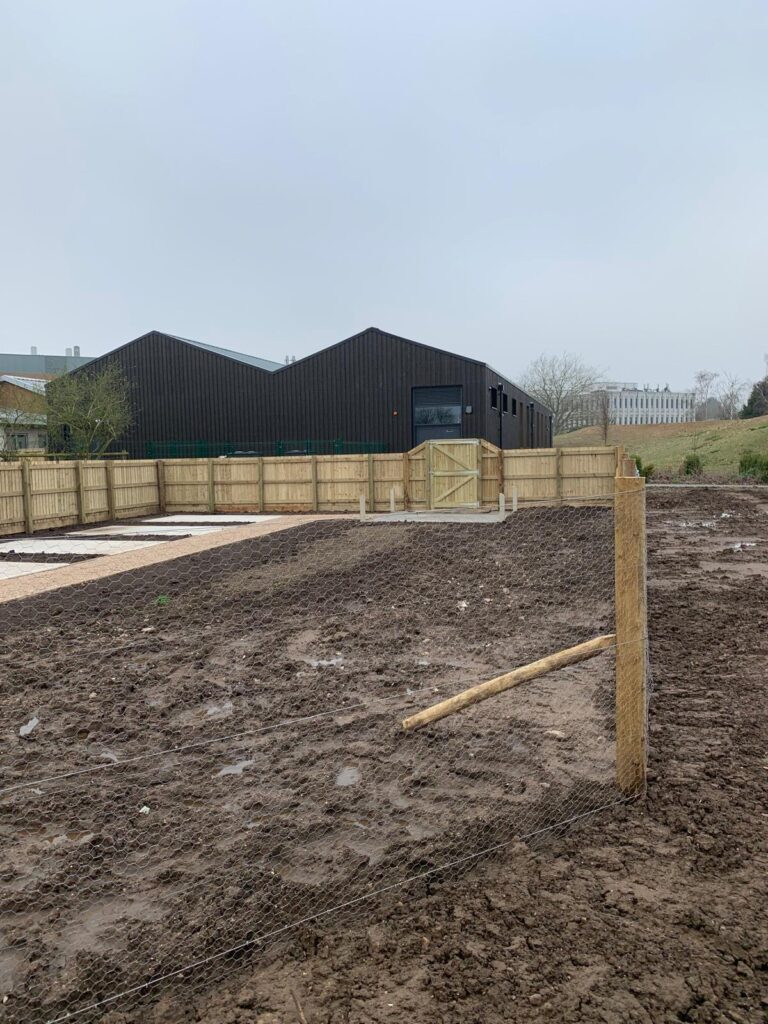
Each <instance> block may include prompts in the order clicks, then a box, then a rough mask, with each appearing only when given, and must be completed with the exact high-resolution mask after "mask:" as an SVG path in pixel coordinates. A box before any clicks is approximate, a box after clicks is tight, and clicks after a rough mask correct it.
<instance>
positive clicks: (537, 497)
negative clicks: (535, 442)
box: [504, 448, 558, 503]
mask: <svg viewBox="0 0 768 1024" xmlns="http://www.w3.org/2000/svg"><path fill="white" fill-rule="evenodd" d="M557 462H558V454H557V449H556V448H528V449H520V450H519V449H513V450H509V449H505V451H504V496H505V498H506V499H507V501H508V502H509V501H511V498H512V485H513V484H514V485H515V486H516V488H517V499H518V501H519V502H521V503H522V502H525V501H551V500H556V499H557V497H558V485H557Z"/></svg>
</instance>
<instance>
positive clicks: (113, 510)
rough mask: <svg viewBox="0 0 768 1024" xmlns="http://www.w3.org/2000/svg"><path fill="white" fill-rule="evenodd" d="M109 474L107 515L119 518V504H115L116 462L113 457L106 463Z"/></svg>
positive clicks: (110, 517) (111, 517)
mask: <svg viewBox="0 0 768 1024" xmlns="http://www.w3.org/2000/svg"><path fill="white" fill-rule="evenodd" d="M104 469H105V471H106V474H107V516H108V518H109V519H116V518H117V506H116V504H115V464H114V462H113V461H112V459H107V460H106V461H105V463H104Z"/></svg>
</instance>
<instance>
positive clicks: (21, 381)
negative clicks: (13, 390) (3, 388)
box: [0, 373, 47, 395]
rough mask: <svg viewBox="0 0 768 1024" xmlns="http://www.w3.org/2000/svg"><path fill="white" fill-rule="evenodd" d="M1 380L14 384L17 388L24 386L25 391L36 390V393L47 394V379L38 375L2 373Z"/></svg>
mask: <svg viewBox="0 0 768 1024" xmlns="http://www.w3.org/2000/svg"><path fill="white" fill-rule="evenodd" d="M0 381H2V382H3V383H5V384H13V385H14V387H17V388H24V390H25V391H34V393H35V394H36V395H44V394H45V385H46V383H47V381H44V380H40V379H39V378H37V377H17V376H16V375H15V374H12V373H3V374H1V375H0Z"/></svg>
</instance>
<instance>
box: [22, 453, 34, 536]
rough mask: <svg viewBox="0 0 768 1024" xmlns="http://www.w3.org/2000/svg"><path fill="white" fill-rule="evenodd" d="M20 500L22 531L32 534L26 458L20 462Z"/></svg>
mask: <svg viewBox="0 0 768 1024" xmlns="http://www.w3.org/2000/svg"><path fill="white" fill-rule="evenodd" d="M21 500H22V503H23V505H24V530H25V532H26V533H34V532H35V516H34V512H33V509H32V484H31V481H30V472H29V459H27V458H22V460H21Z"/></svg>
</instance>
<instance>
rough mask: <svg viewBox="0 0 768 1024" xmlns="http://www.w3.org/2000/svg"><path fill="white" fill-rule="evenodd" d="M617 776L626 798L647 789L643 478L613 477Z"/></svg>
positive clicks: (646, 627) (646, 626) (646, 628)
mask: <svg viewBox="0 0 768 1024" xmlns="http://www.w3.org/2000/svg"><path fill="white" fill-rule="evenodd" d="M614 505H615V507H614V534H615V559H616V565H615V578H616V777H617V781H618V784H619V788H620V789H621V790H622V792H624V793H627V794H635V793H641V792H643V791H644V789H645V771H646V703H645V695H646V678H645V677H646V666H645V656H646V638H647V632H648V625H647V606H646V552H645V480H644V479H643V478H642V477H636V476H631V477H621V476H618V477H616V481H615V503H614Z"/></svg>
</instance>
